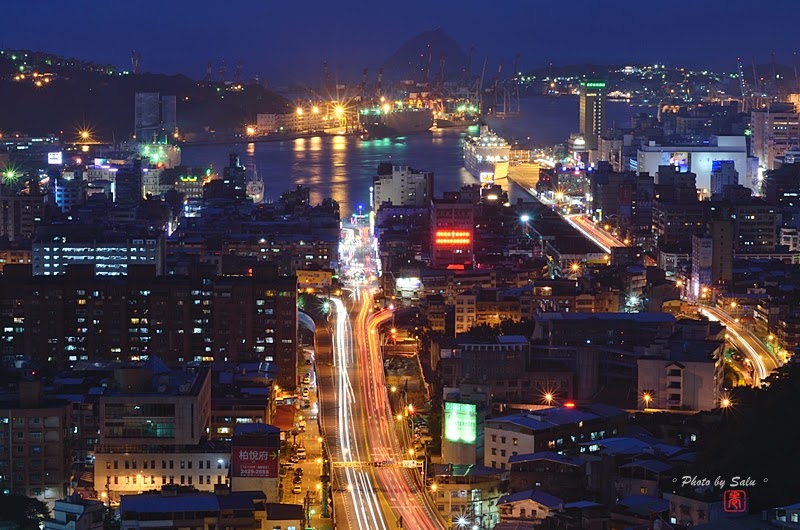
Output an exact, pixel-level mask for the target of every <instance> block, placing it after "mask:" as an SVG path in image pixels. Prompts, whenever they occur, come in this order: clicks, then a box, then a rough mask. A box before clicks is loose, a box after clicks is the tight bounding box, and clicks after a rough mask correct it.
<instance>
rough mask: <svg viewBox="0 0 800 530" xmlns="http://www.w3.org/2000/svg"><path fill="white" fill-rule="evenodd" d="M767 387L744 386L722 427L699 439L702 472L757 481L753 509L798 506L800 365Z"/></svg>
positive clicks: (749, 490)
mask: <svg viewBox="0 0 800 530" xmlns="http://www.w3.org/2000/svg"><path fill="white" fill-rule="evenodd" d="M765 383H766V384H765V386H764V388H761V389H757V390H752V389H746V388H739V389H737V390H736V394H735V395H734V396H733V399H732V401H733V403H732V405H731V406H730V407H729V408H726V409H720V413H721V414H722V417H721V421H720V422H719V424H718V425H715V426H714V427H713V428H710V429H708V432H707V433H705V434H704V435H703V436H702V437H701V439H700V447H699V453H698V459H697V465H698V474H701V475H702V476H706V477H710V478H711V479H712V480H713V479H714V478H715V477H717V476H719V477H720V478H722V479H723V480H725V481H726V482H727V484H728V485H730V481H731V479H732V478H733V477H740V478H741V479H745V478H746V477H750V478H752V479H754V480H755V481H756V485H755V486H753V487H746V488H745V489H746V491H747V493H748V495H749V497H750V507H751V511H757V510H760V509H766V508H770V507H775V506H782V505H786V504H791V503H794V502H797V494H796V492H797V487H796V480H797V477H798V476H800V459H798V458H797V455H796V453H797V447H798V445H797V439H798V437H797V433H798V431H797V422H798V420H799V419H800V413H799V412H798V409H797V406H798V405H800V364H797V363H791V364H788V365H786V366H783V367H781V368H778V369H777V370H776V371H775V372H773V374H772V375H771V376H770V377H769V378H767V380H766V381H765Z"/></svg>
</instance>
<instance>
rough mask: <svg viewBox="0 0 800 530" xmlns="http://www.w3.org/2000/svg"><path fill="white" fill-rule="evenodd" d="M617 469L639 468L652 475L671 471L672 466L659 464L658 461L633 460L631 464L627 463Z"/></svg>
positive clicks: (664, 463) (663, 463)
mask: <svg viewBox="0 0 800 530" xmlns="http://www.w3.org/2000/svg"><path fill="white" fill-rule="evenodd" d="M619 467H620V468H623V467H625V468H632V467H641V468H642V469H646V470H648V471H652V472H653V473H664V472H666V471H669V470H671V469H672V465H670V464H668V463H666V462H661V461H660V460H634V461H633V462H629V463H627V464H625V465H622V466H619Z"/></svg>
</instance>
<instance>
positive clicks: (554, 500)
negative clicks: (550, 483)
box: [497, 490, 564, 508]
mask: <svg viewBox="0 0 800 530" xmlns="http://www.w3.org/2000/svg"><path fill="white" fill-rule="evenodd" d="M528 499H530V500H532V501H534V502H538V503H539V504H541V505H543V506H547V507H548V508H557V507H558V506H561V505H562V504H564V501H563V500H561V499H559V498H558V497H556V496H554V495H550V494H549V493H547V492H544V491H540V490H525V491H520V492H518V493H512V494H510V495H504V496H502V497H500V500H499V501H497V504H506V503H509V502H518V501H525V500H528Z"/></svg>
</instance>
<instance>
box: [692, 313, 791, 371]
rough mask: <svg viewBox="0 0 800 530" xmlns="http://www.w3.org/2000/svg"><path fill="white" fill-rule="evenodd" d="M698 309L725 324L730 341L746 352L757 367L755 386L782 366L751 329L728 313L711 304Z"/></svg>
mask: <svg viewBox="0 0 800 530" xmlns="http://www.w3.org/2000/svg"><path fill="white" fill-rule="evenodd" d="M698 311H699V312H700V313H701V314H703V315H705V316H707V317H708V318H709V319H710V320H718V321H720V322H722V323H723V324H725V327H726V328H727V334H728V336H729V337H730V342H731V343H732V344H733V345H734V346H735V347H736V349H738V350H739V351H740V352H742V354H744V355H745V356H746V357H747V358H748V359H750V362H751V363H753V366H754V367H755V374H754V377H753V386H760V385H761V381H763V380H764V379H765V378H766V377H767V376H768V375H769V374H770V373H771V372H772V371H773V370H775V369H776V368H778V366H780V363H779V362H778V359H776V358H775V356H774V355H772V353H771V352H770V351H769V350H768V349H767V347H766V346H765V345H764V343H763V342H761V340H760V339H759V338H758V337H756V336H755V335H754V334H753V333H752V332H751V331H749V330H747V329H745V328H743V327H742V326H740V325H739V324H737V323H736V322H735V321H734V320H733V319H732V318H730V317H729V316H728V315H727V313H725V312H724V311H721V310H719V309H717V308H716V307H711V306H701V307H700V308H699V309H698Z"/></svg>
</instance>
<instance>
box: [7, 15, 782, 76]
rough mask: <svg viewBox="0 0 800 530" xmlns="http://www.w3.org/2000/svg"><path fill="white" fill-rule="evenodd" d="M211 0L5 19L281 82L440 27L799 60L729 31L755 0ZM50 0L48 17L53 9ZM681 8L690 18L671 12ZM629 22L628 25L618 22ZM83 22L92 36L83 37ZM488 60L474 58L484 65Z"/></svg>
mask: <svg viewBox="0 0 800 530" xmlns="http://www.w3.org/2000/svg"><path fill="white" fill-rule="evenodd" d="M767 4H769V5H770V7H771V8H772V9H773V10H776V11H780V10H781V9H783V8H786V9H788V8H789V7H790V6H791V4H790V2H789V1H788V0H771V1H770V2H767ZM42 6H44V8H43V7H42ZM203 6H208V7H209V8H210V7H211V6H212V4H211V3H210V2H207V1H201V2H199V3H198V2H193V3H192V4H191V7H192V8H193V9H188V8H189V7H190V5H189V4H188V3H187V2H171V3H169V4H157V3H155V2H153V1H152V0H145V1H144V2H140V3H138V4H136V5H135V6H134V5H132V4H118V5H114V6H111V7H108V8H104V9H99V8H97V7H96V6H93V5H92V2H81V3H79V4H78V5H77V6H76V5H75V4H70V5H68V6H67V5H65V4H63V3H61V2H57V1H53V0H48V1H45V2H39V3H37V4H36V6H33V5H31V4H22V3H17V4H16V5H11V6H7V7H6V10H5V16H6V20H11V21H15V20H16V21H18V22H20V23H15V24H9V25H8V26H7V28H6V29H5V30H4V35H3V37H2V40H1V41H0V42H1V43H2V48H14V49H33V50H41V51H48V52H53V53H58V54H64V55H68V56H75V57H78V58H81V59H85V60H93V61H98V62H106V63H111V64H115V65H118V66H121V67H126V66H129V65H130V53H131V51H132V50H136V51H138V52H141V54H142V63H141V64H142V71H145V72H152V73H166V74H174V73H180V74H184V75H188V76H190V77H193V78H201V77H203V75H204V74H205V68H206V65H207V62H208V61H212V62H213V64H214V74H215V75H216V69H217V68H218V65H219V63H220V62H221V61H222V60H223V59H224V60H225V61H226V63H227V65H228V70H229V72H232V71H233V69H234V67H235V65H236V63H237V62H240V61H241V63H242V65H243V69H244V74H245V75H246V76H248V77H252V76H256V75H258V76H260V77H261V78H262V79H266V80H269V81H271V82H274V83H279V84H287V83H289V84H290V83H294V82H301V83H313V82H316V81H319V80H321V79H322V63H323V61H327V62H328V63H329V64H330V65H331V69H332V72H333V73H334V75H342V76H343V77H352V76H353V75H357V73H358V72H360V70H361V68H364V67H368V68H371V69H372V71H373V75H374V72H375V70H374V69H375V68H377V67H378V66H379V65H380V64H382V63H383V62H384V61H385V60H386V59H387V58H388V57H389V55H390V54H391V53H392V52H393V51H394V50H396V49H397V48H398V47H399V46H400V45H401V44H402V43H403V42H405V41H406V40H408V39H410V38H412V37H413V36H415V35H417V34H419V33H421V32H423V31H427V30H432V29H436V28H439V27H441V28H442V29H444V30H445V31H446V32H447V33H448V34H449V35H450V36H451V37H452V38H453V39H455V41H456V42H458V44H459V45H460V46H461V48H462V49H463V50H464V51H465V52H466V51H468V50H469V49H470V47H471V46H472V45H474V46H475V47H476V48H475V49H476V57H486V58H488V62H489V64H490V65H493V64H496V63H497V62H498V61H499V60H500V59H504V60H505V61H506V63H507V64H510V63H511V61H512V60H513V58H514V55H515V54H516V53H518V52H519V53H520V54H521V59H520V66H521V69H523V70H524V69H533V68H537V67H542V66H546V65H548V64H550V63H552V64H555V65H567V64H582V63H603V64H607V63H609V62H611V63H624V62H655V63H662V62H663V63H667V64H681V65H683V64H685V65H686V66H690V67H700V68H709V69H723V70H725V71H735V69H736V57H745V58H749V57H751V56H752V57H754V58H755V60H756V61H758V62H760V63H767V62H769V61H770V60H771V57H770V56H771V53H773V52H775V53H776V58H777V61H778V62H782V63H783V64H791V63H792V60H793V58H792V53H793V52H794V50H793V48H792V47H793V46H794V44H793V43H792V42H791V38H792V36H791V34H790V33H789V32H779V31H774V30H773V28H771V26H770V25H769V24H762V25H760V26H757V27H749V28H748V32H747V34H746V37H747V38H744V35H743V34H742V33H741V32H737V31H722V30H721V29H722V28H729V27H736V26H735V25H736V24H740V23H742V17H743V16H744V14H745V13H747V12H748V11H747V10H748V8H749V6H748V3H747V2H746V1H745V0H733V1H731V2H719V1H716V0H715V1H709V2H702V3H696V2H695V3H693V2H690V1H688V0H679V1H677V2H672V3H671V5H670V8H669V9H670V11H669V12H664V10H663V9H662V8H660V7H658V6H657V5H652V4H648V5H641V4H640V3H638V2H633V1H632V0H624V1H622V2H616V3H615V4H614V6H613V10H612V9H609V6H606V5H604V4H603V3H602V2H593V1H590V0H577V1H575V2H571V3H570V4H569V5H564V4H555V5H553V4H547V5H541V6H537V7H536V9H533V8H531V7H529V6H527V5H525V4H524V3H522V2H519V1H517V0H513V1H512V2H510V3H509V4H507V6H506V8H504V9H501V10H494V9H493V10H492V11H491V12H492V13H495V14H496V15H497V17H498V20H497V21H496V22H492V23H483V22H481V23H477V21H478V20H479V19H480V20H483V18H482V17H480V16H479V14H480V10H481V9H485V7H483V5H482V4H481V3H480V2H475V1H472V0H466V1H464V2H461V3H459V4H454V3H452V2H447V3H444V4H435V5H431V4H426V3H423V2H419V1H417V0H414V1H412V2H410V3H409V2H407V3H405V4H404V5H403V6H399V7H398V6H393V5H389V4H388V3H384V4H380V5H378V6H375V5H374V4H367V3H365V2H363V1H361V0H348V1H345V2H340V3H339V4H337V6H336V7H335V8H333V9H332V8H330V7H329V6H327V5H326V4H323V3H322V2H311V3H310V4H307V6H308V9H304V10H302V11H301V10H298V9H297V8H296V7H295V6H293V5H268V4H263V3H258V2H245V3H243V4H240V5H237V6H229V7H227V8H226V9H225V10H221V11H217V10H215V11H213V12H212V11H211V10H210V9H208V8H206V9H204V8H203ZM196 7H199V9H196ZM764 8H765V9H766V6H765V7H764ZM42 9H44V10H45V12H47V13H48V16H46V17H41V15H40V13H41V12H42V11H41V10H42ZM676 14H677V18H678V20H677V21H673V20H671V19H670V17H672V16H675V15H676ZM142 17H144V20H142ZM26 20H27V21H30V20H35V21H36V23H37V30H36V31H30V29H29V27H28V26H27V25H26V24H23V23H21V22H23V21H26ZM375 20H377V21H379V22H377V23H376V22H374V21H375ZM622 20H624V21H625V23H624V24H622V25H618V22H621V21H622ZM126 21H137V22H136V23H132V24H129V23H127V22H126ZM284 21H287V22H291V23H284ZM76 30H80V35H81V37H80V38H75V32H76ZM709 32H713V33H714V41H715V46H714V47H700V46H698V44H699V43H700V42H701V41H702V39H703V37H704V35H707V34H708V33H709ZM548 35H552V36H553V40H552V41H550V40H549V37H548ZM367 42H368V43H369V46H365V45H364V43H367ZM434 54H435V51H434ZM479 62H480V61H479V60H477V61H474V62H473V66H474V68H475V69H476V70H477V66H476V65H477V64H478V63H479Z"/></svg>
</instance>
